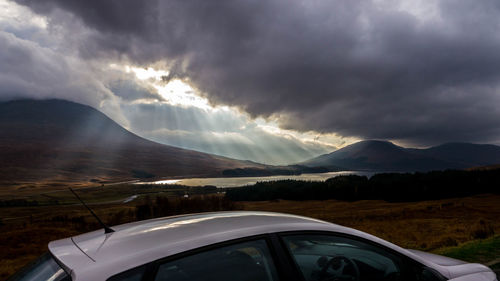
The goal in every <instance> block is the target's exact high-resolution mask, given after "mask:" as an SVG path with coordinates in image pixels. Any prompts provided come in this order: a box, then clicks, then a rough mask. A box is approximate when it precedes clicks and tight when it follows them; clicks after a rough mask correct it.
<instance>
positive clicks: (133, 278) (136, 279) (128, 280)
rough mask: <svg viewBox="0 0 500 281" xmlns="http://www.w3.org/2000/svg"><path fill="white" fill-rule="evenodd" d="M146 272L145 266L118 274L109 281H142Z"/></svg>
mask: <svg viewBox="0 0 500 281" xmlns="http://www.w3.org/2000/svg"><path fill="white" fill-rule="evenodd" d="M145 272H146V266H145V265H143V266H139V267H136V268H133V269H131V270H127V271H125V272H122V273H120V274H117V275H115V276H113V277H111V278H109V279H108V280H107V281H141V280H142V277H143V275H144V273H145Z"/></svg>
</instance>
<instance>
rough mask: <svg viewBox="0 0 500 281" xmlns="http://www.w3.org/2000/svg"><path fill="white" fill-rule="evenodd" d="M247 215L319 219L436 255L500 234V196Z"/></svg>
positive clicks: (264, 205)
mask: <svg viewBox="0 0 500 281" xmlns="http://www.w3.org/2000/svg"><path fill="white" fill-rule="evenodd" d="M243 206H244V209H245V210H262V211H273V212H283V213H291V214H297V215H303V216H308V217H314V218H318V219H321V220H325V221H329V222H333V223H337V224H340V225H344V226H348V227H352V228H356V229H359V230H362V231H365V232H367V233H370V234H373V235H376V236H378V237H381V238H383V239H385V240H388V241H391V242H393V243H395V244H397V245H400V246H402V247H405V248H413V249H421V250H427V251H429V250H434V249H437V248H441V247H447V246H455V245H458V244H460V243H463V242H466V241H470V240H472V239H480V238H486V237H489V236H491V235H493V234H494V233H500V220H498V217H499V216H500V196H498V195H481V196H474V197H467V198H459V199H446V200H438V201H424V202H415V203H387V202H384V201H372V200H370V201H359V202H342V201H335V200H325V201H303V202H297V201H285V200H280V201H275V202H270V201H266V202H245V203H244V204H243Z"/></svg>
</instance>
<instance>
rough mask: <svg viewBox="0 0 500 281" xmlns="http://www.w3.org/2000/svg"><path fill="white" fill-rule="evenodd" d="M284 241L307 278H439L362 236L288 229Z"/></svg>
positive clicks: (399, 280)
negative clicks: (302, 231)
mask: <svg viewBox="0 0 500 281" xmlns="http://www.w3.org/2000/svg"><path fill="white" fill-rule="evenodd" d="M281 241H282V245H283V247H284V248H285V250H286V251H287V252H288V254H289V256H290V258H291V259H292V260H293V262H294V263H295V265H296V267H297V268H298V269H299V270H298V271H299V272H300V274H301V275H302V278H303V280H304V281H332V280H338V281H343V280H344V281H438V280H442V279H441V277H440V276H439V275H438V274H437V273H436V272H434V271H433V270H432V269H429V268H425V267H424V266H422V265H420V264H418V263H416V262H415V261H413V260H411V259H409V258H407V257H405V256H403V255H401V254H398V253H396V252H394V251H392V250H390V249H387V248H385V247H383V246H381V245H378V244H376V243H371V242H370V241H366V240H363V239H360V238H358V237H350V236H347V235H343V234H335V233H288V234H282V235H281Z"/></svg>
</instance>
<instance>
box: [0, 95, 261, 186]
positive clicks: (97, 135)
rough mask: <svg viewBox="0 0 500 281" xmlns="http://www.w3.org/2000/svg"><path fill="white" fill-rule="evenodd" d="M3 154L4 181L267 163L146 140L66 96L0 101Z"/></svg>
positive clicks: (123, 176)
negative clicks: (65, 98)
mask: <svg viewBox="0 0 500 281" xmlns="http://www.w3.org/2000/svg"><path fill="white" fill-rule="evenodd" d="M0 159H1V161H0V185H2V184H3V185H13V184H19V183H22V182H39V181H53V182H58V181H59V182H67V181H105V180H117V179H119V180H128V179H133V178H147V177H152V176H160V177H166V176H185V177H192V176H201V177H203V176H221V175H222V172H223V171H224V170H226V169H234V168H259V167H263V165H260V164H256V163H253V162H248V161H239V160H234V159H229V158H225V157H221V156H216V155H211V154H206V153H201V152H196V151H191V150H187V149H181V148H177V147H172V146H168V145H163V144H159V143H155V142H152V141H149V140H146V139H144V138H141V137H139V136H137V135H135V134H133V133H131V132H129V131H127V130H126V129H124V128H123V127H121V126H120V125H118V124H117V123H115V122H114V121H113V120H111V119H110V118H108V117H107V116H106V115H104V114H103V113H101V112H99V111H98V110H96V109H94V108H92V107H89V106H86V105H82V104H77V103H73V102H69V101H64V100H16V101H9V102H2V103H0Z"/></svg>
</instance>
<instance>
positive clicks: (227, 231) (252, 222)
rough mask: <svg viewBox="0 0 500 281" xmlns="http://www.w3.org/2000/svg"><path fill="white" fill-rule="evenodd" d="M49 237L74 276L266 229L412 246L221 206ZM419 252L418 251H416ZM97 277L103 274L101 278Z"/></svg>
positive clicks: (117, 268)
mask: <svg viewBox="0 0 500 281" xmlns="http://www.w3.org/2000/svg"><path fill="white" fill-rule="evenodd" d="M113 229H114V230H115V232H112V233H108V234H105V233H104V230H102V229H101V230H97V231H93V232H89V233H85V234H82V235H78V236H75V237H71V238H67V239H62V240H57V241H53V242H51V243H49V251H50V252H51V253H52V254H53V256H54V257H55V258H56V259H57V260H58V261H59V263H60V264H61V265H62V266H63V267H64V268H65V269H66V270H67V271H70V272H71V275H72V277H73V279H74V280H81V279H82V278H83V279H88V280H91V279H92V278H98V279H102V278H103V276H106V277H109V276H112V275H114V274H116V273H119V272H123V271H125V270H127V269H129V268H134V267H137V266H140V265H143V264H146V263H148V262H151V261H154V260H158V259H161V258H163V257H167V256H171V255H174V254H178V253H181V252H185V251H188V250H192V249H196V248H199V247H203V246H208V245H211V244H215V243H220V242H224V241H228V240H234V239H238V238H243V237H249V236H255V235H260V234H267V233H275V232H285V231H303V230H309V231H311V230H312V231H332V232H340V233H346V234H351V235H355V236H360V237H363V238H365V239H369V240H372V241H375V242H378V243H380V244H384V245H385V246H386V247H390V248H393V249H394V250H396V251H400V252H401V251H404V252H405V254H409V255H411V256H413V254H411V253H410V252H408V251H406V250H404V249H402V248H399V247H398V246H395V245H393V244H391V243H389V242H386V241H384V240H381V239H379V238H376V237H374V236H371V235H369V234H366V233H363V232H360V231H357V230H354V229H351V228H347V227H343V226H339V225H336V224H331V223H327V222H324V221H320V220H316V219H312V218H306V217H300V216H295V215H288V214H280V213H270V212H242V211H233V212H217V213H202V214H192V215H182V216H175V217H166V218H158V219H151V220H146V221H140V222H134V223H129V224H123V225H118V226H114V227H113ZM414 258H417V259H418V257H417V256H414ZM95 280H97V279H95Z"/></svg>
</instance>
